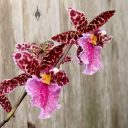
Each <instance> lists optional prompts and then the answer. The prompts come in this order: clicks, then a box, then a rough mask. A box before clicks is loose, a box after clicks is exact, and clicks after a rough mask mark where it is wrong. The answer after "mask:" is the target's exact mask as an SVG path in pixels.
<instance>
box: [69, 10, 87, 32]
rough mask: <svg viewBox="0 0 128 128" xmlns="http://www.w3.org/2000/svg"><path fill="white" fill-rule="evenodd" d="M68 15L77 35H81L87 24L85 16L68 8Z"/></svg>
mask: <svg viewBox="0 0 128 128" xmlns="http://www.w3.org/2000/svg"><path fill="white" fill-rule="evenodd" d="M68 13H69V17H70V20H71V23H72V24H73V25H74V27H75V28H76V29H77V31H78V32H79V33H83V32H84V31H85V28H86V27H87V24H88V21H87V17H86V16H85V14H84V13H83V12H80V11H78V10H76V9H72V8H68Z"/></svg>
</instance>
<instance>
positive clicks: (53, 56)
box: [0, 43, 70, 118]
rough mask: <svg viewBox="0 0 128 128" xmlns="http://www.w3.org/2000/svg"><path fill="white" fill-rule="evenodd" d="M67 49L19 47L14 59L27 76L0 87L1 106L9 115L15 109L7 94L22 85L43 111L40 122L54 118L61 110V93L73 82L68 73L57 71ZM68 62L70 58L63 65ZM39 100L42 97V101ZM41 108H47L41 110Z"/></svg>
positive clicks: (29, 45)
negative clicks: (62, 88) (56, 66)
mask: <svg viewBox="0 0 128 128" xmlns="http://www.w3.org/2000/svg"><path fill="white" fill-rule="evenodd" d="M64 46H65V45H64V44H62V45H59V46H56V47H53V44H51V43H46V44H45V45H44V44H40V45H39V46H38V45H37V44H34V43H23V44H17V45H16V49H17V51H16V52H15V53H14V54H13V59H14V62H15V64H16V65H17V66H18V67H19V68H20V69H21V70H22V71H23V72H24V73H23V74H21V75H19V76H17V77H14V78H13V79H9V80H4V81H3V82H1V83H0V104H1V106H2V107H3V108H4V110H6V112H10V111H11V109H12V107H11V104H10V102H9V100H8V99H7V97H5V94H7V93H10V92H11V91H13V90H14V89H15V88H16V87H17V86H19V85H26V86H25V88H26V91H27V92H28V94H29V95H30V96H31V97H32V103H33V104H34V105H36V106H38V107H39V108H41V111H42V112H41V115H42V116H40V118H48V117H50V115H51V114H52V113H53V112H54V110H56V109H58V108H59V104H58V98H59V93H60V89H61V87H62V86H63V85H65V84H67V83H68V82H69V80H68V77H67V76H66V73H65V72H64V71H62V70H59V69H58V70H57V71H56V70H55V69H54V65H55V64H56V63H57V62H58V58H60V57H61V55H62V54H63V49H64ZM67 58H68V59H67ZM67 61H70V58H69V57H68V56H66V57H65V59H64V61H63V63H64V62H67ZM35 83H36V86H35ZM40 85H42V86H40ZM30 86H31V87H30ZM29 88H31V89H30V90H29ZM32 90H33V91H34V92H32ZM36 96H40V101H39V98H38V97H36ZM36 103H37V104H36ZM41 104H43V105H42V106H40V105H41Z"/></svg>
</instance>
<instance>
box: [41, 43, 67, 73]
mask: <svg viewBox="0 0 128 128" xmlns="http://www.w3.org/2000/svg"><path fill="white" fill-rule="evenodd" d="M64 46H65V44H61V45H59V46H56V47H54V48H53V49H52V50H51V51H50V52H49V53H48V54H46V55H45V56H44V57H43V59H42V61H41V64H40V65H41V68H40V69H41V70H42V71H43V70H49V69H51V68H52V67H54V66H56V64H57V62H58V61H59V59H60V57H61V56H62V53H63V48H64Z"/></svg>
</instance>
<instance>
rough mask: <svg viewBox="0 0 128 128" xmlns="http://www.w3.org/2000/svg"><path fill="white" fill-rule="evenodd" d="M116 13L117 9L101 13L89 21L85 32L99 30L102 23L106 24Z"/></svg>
mask: <svg viewBox="0 0 128 128" xmlns="http://www.w3.org/2000/svg"><path fill="white" fill-rule="evenodd" d="M114 13H115V10H110V11H106V12H103V13H101V14H100V15H98V16H97V17H96V18H94V19H93V20H92V21H91V22H90V23H89V25H88V26H87V28H86V29H85V31H84V33H86V32H91V31H94V30H97V29H98V28H100V27H101V26H102V25H104V24H105V23H106V22H107V21H108V20H109V19H110V18H111V17H112V16H113V15H114Z"/></svg>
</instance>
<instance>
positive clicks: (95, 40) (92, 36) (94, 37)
mask: <svg viewBox="0 0 128 128" xmlns="http://www.w3.org/2000/svg"><path fill="white" fill-rule="evenodd" d="M90 37H91V42H92V44H93V45H96V43H97V37H96V36H94V34H91V36H90Z"/></svg>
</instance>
